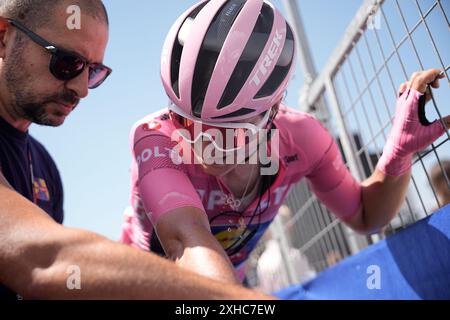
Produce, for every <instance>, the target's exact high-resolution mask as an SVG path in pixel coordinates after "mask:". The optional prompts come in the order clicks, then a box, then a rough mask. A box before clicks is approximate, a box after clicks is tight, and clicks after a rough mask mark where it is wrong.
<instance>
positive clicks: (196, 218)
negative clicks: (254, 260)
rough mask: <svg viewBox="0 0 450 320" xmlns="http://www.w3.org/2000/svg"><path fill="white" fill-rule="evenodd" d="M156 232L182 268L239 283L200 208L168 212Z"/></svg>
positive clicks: (157, 226) (169, 253)
mask: <svg viewBox="0 0 450 320" xmlns="http://www.w3.org/2000/svg"><path fill="white" fill-rule="evenodd" d="M156 231H157V234H158V237H159V239H160V241H161V244H162V246H163V248H164V251H165V252H166V255H167V256H168V257H169V258H170V259H172V260H175V261H176V263H177V264H178V265H180V266H183V267H185V268H187V269H190V270H192V271H195V272H197V273H199V274H201V275H203V276H207V277H210V278H213V279H216V280H222V281H225V282H230V283H239V281H238V279H237V278H236V275H235V272H234V269H233V266H232V264H231V262H230V260H229V258H228V256H227V254H226V253H225V251H224V250H223V248H222V246H221V245H220V243H219V242H218V241H217V239H216V238H215V237H214V236H213V235H212V234H211V230H210V226H209V221H208V219H207V217H206V214H205V213H204V212H202V211H201V210H200V209H197V208H193V207H185V208H180V209H176V210H173V211H171V212H168V213H167V214H164V215H162V216H161V217H160V218H159V220H158V222H157V224H156Z"/></svg>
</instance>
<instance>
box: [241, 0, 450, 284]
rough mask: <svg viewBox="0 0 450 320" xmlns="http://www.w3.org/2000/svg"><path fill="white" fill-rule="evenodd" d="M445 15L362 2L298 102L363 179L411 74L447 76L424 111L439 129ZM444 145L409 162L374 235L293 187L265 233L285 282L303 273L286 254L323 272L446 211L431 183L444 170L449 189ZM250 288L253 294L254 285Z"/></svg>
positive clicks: (421, 5) (446, 8)
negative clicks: (387, 216) (384, 223)
mask: <svg viewBox="0 0 450 320" xmlns="http://www.w3.org/2000/svg"><path fill="white" fill-rule="evenodd" d="M449 17H450V0H432V1H427V0H421V1H419V0H400V1H399V0H386V1H384V0H366V1H364V2H363V4H362V6H361V8H360V10H359V11H358V12H357V14H356V16H355V17H354V19H353V21H352V22H351V24H350V26H349V27H348V29H347V30H346V32H345V35H344V38H343V39H342V41H341V42H340V44H339V45H338V46H337V47H336V49H335V50H334V52H333V53H332V55H331V57H330V59H329V61H328V63H327V65H326V66H325V68H324V69H323V70H322V72H321V73H320V74H319V76H318V77H317V78H316V79H315V80H314V81H313V82H312V84H311V85H310V86H308V88H306V89H305V88H304V89H303V90H302V92H303V93H306V94H304V95H303V96H302V97H301V99H300V101H301V103H300V108H301V109H302V110H303V111H306V112H309V113H312V114H315V115H316V117H317V118H318V119H320V120H321V121H322V122H323V123H324V124H325V125H326V126H327V128H328V129H329V130H330V132H331V133H332V134H333V135H334V136H335V138H336V140H337V141H338V143H339V145H340V147H341V152H342V154H343V157H344V159H345V161H346V163H347V165H348V167H349V169H350V170H351V172H352V174H353V175H354V177H355V178H357V179H358V180H359V181H362V180H364V179H366V178H368V177H369V176H370V175H371V174H372V172H373V171H374V168H375V166H376V163H377V161H378V159H379V157H380V154H381V153H382V150H383V146H384V144H385V142H386V138H387V136H388V134H389V131H390V129H391V126H392V121H393V116H394V113H395V100H396V97H397V95H398V87H399V86H400V84H401V83H403V82H405V81H407V80H409V78H410V76H411V74H412V73H413V72H415V71H418V70H424V69H428V68H441V69H443V70H445V79H443V80H442V81H441V89H439V90H433V98H432V101H430V102H429V104H428V105H427V117H428V118H429V119H435V118H436V119H440V121H442V116H445V115H446V113H448V110H449V109H448V105H449V101H450V92H449V91H450V90H448V89H449V87H448V86H449V84H450V78H449V68H450V66H449V62H450V23H449ZM444 107H446V108H447V109H446V110H445V111H444ZM449 138H450V136H449V133H448V132H447V134H446V135H444V136H442V137H441V138H440V139H438V140H437V141H436V142H435V143H434V144H433V145H432V146H431V147H430V148H428V149H426V150H424V151H423V152H421V153H420V154H417V155H415V157H414V165H413V169H412V172H413V173H412V179H411V183H410V186H409V189H408V193H407V198H406V201H405V204H404V206H403V207H402V209H401V211H400V213H399V215H398V216H397V217H396V218H395V219H394V220H393V221H392V222H391V223H390V224H389V226H388V227H387V228H386V229H385V230H383V232H381V233H380V234H376V235H372V236H361V235H357V234H355V233H354V232H353V231H351V230H350V229H349V228H347V227H346V226H345V225H343V224H342V223H340V222H339V221H338V220H337V219H336V218H335V217H334V216H333V215H332V213H331V212H329V211H328V210H327V208H326V207H325V206H323V205H322V204H321V203H320V202H319V201H318V200H317V199H316V197H315V196H314V194H313V193H312V192H311V191H310V189H309V188H308V185H307V183H306V182H305V181H303V182H301V183H300V184H299V185H297V186H296V187H295V189H294V190H293V191H292V192H291V194H290V196H289V197H288V199H287V201H286V206H285V207H284V208H283V211H284V213H283V214H282V215H279V216H280V218H277V219H276V221H275V223H274V226H273V227H272V229H271V230H272V233H273V234H274V236H273V238H274V239H276V240H277V241H278V242H279V244H280V245H279V247H280V250H281V253H282V258H283V265H282V266H281V269H280V272H284V273H285V274H286V277H287V279H288V282H289V283H290V284H292V283H298V282H299V281H300V280H302V274H301V273H302V272H304V270H298V267H297V265H296V264H295V263H294V262H293V261H292V259H290V256H291V255H292V252H291V250H292V248H294V250H297V251H299V253H300V254H301V256H302V259H304V260H305V261H308V262H309V268H310V269H311V270H313V271H315V272H320V271H322V270H323V269H325V268H327V267H329V266H331V265H332V264H334V263H336V262H337V261H338V260H340V259H342V258H345V257H346V256H348V255H352V254H355V253H357V252H358V251H360V250H361V249H363V248H364V247H366V246H367V245H369V244H371V243H373V242H376V241H378V240H379V239H380V238H384V237H385V236H386V235H388V234H391V233H394V232H396V231H397V230H399V229H402V228H404V227H406V226H408V225H409V224H411V223H414V222H415V221H418V220H420V219H422V218H424V217H426V216H428V215H430V214H431V213H432V212H433V211H435V210H436V209H438V208H440V207H442V206H443V205H444V204H445V203H443V201H442V200H441V199H440V197H439V195H438V190H436V188H437V186H436V185H433V183H432V178H431V175H432V171H434V174H436V172H440V173H441V174H442V177H443V178H442V179H443V180H444V181H445V184H444V185H445V186H444V187H446V188H450V181H449V177H448V175H447V173H446V171H445V170H444V168H443V166H444V161H445V160H446V159H449V158H450V143H449ZM433 167H434V168H433ZM447 172H448V171H447ZM441 185H442V184H441ZM441 187H442V186H441ZM380 214H381V213H380ZM283 217H284V218H283ZM263 250H264V244H261V247H260V249H259V250H256V253H255V255H254V256H253V258H252V260H251V261H250V264H249V270H250V272H249V274H250V276H251V275H254V276H255V275H256V272H255V270H256V264H257V261H258V258H259V256H260V254H261V253H262V252H263ZM251 271H253V273H252V272H251ZM249 278H251V277H249ZM250 282H251V283H250V285H252V286H256V285H257V283H258V279H257V277H256V276H255V277H254V278H253V281H250Z"/></svg>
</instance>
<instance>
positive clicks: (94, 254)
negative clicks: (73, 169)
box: [0, 173, 267, 299]
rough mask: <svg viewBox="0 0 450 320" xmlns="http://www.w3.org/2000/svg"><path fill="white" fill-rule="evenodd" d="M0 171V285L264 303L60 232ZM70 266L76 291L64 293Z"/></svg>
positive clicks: (98, 295) (149, 257) (27, 292)
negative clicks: (77, 277) (77, 275)
mask: <svg viewBox="0 0 450 320" xmlns="http://www.w3.org/2000/svg"><path fill="white" fill-rule="evenodd" d="M5 182H6V181H5V179H4V178H3V176H2V175H1V173H0V282H1V283H3V284H5V285H6V286H8V287H9V288H10V289H12V290H14V291H16V292H18V293H19V294H21V295H22V296H24V297H25V298H39V299H46V298H50V299H264V298H267V296H264V295H262V294H259V293H256V292H252V291H249V290H247V289H244V288H241V287H238V286H234V285H228V284H225V283H222V282H216V281H212V280H211V279H207V278H203V277H201V276H199V275H196V274H195V273H192V272H189V271H187V270H184V269H181V268H179V267H176V266H175V265H174V264H173V263H171V262H169V261H166V260H164V259H162V258H159V257H156V256H155V255H153V254H150V253H147V252H143V251H139V250H136V249H133V248H130V247H128V246H125V245H122V244H119V243H114V242H112V241H109V240H107V239H105V238H103V237H101V236H98V235H96V234H93V233H90V232H86V231H81V230H74V229H69V228H65V227H63V226H61V225H59V224H57V223H55V222H54V221H53V220H52V219H51V218H50V217H48V215H46V214H45V213H44V212H43V211H42V210H40V209H39V208H38V207H36V206H35V205H34V204H32V203H31V202H29V201H28V200H26V199H25V198H23V197H22V196H20V195H19V194H18V193H16V192H14V191H13V190H11V189H10V188H9V187H7V184H6V183H5ZM70 266H78V267H79V268H80V270H81V290H68V289H67V286H66V283H67V278H68V277H69V274H68V273H67V271H68V269H69V267H70Z"/></svg>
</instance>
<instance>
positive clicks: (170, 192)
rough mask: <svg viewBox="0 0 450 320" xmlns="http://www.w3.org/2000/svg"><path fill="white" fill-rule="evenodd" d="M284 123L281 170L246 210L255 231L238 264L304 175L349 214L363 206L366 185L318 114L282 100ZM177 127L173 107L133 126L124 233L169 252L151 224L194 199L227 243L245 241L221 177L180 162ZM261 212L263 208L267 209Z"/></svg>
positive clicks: (138, 243)
mask: <svg viewBox="0 0 450 320" xmlns="http://www.w3.org/2000/svg"><path fill="white" fill-rule="evenodd" d="M274 126H275V128H276V129H278V130H279V170H278V172H277V174H276V176H274V177H273V179H272V181H271V185H270V188H269V189H268V190H266V191H265V193H264V194H263V195H262V198H261V202H260V207H261V208H263V209H266V210H260V211H258V214H257V217H256V216H255V209H256V206H257V204H258V198H259V197H256V199H254V200H253V203H252V204H250V205H249V206H248V208H247V209H246V210H245V211H244V212H243V213H242V217H244V219H245V224H246V225H248V226H247V227H248V228H249V230H253V232H254V234H253V236H252V237H251V239H250V240H249V241H248V239H247V240H246V242H245V245H243V246H241V247H240V248H239V251H238V252H233V253H231V255H230V254H229V255H230V259H231V261H232V262H233V264H234V265H235V267H237V268H240V267H241V266H243V263H244V262H245V260H246V259H247V258H248V256H249V254H250V252H251V251H252V249H253V248H254V247H255V245H256V243H257V241H258V240H259V239H260V238H261V236H262V235H263V233H264V231H265V230H266V229H267V227H268V226H269V224H270V223H271V222H272V220H273V219H274V217H275V215H276V214H277V211H278V209H279V207H280V206H281V205H282V204H283V202H284V200H285V198H286V197H287V195H288V193H289V190H290V189H291V187H293V186H294V184H296V183H297V182H299V181H300V180H301V179H302V178H304V177H306V178H307V179H308V180H309V184H310V186H311V188H312V190H313V191H314V193H315V194H316V196H317V197H318V198H319V199H320V200H321V201H322V202H323V203H324V204H325V205H326V206H327V207H328V208H329V209H330V210H331V211H332V212H333V213H334V214H335V215H337V217H338V218H340V219H341V220H343V221H346V220H349V219H351V218H352V217H354V215H355V214H356V213H357V212H358V209H359V208H360V206H361V186H360V184H359V183H358V182H357V181H355V179H354V178H353V177H352V175H351V174H350V172H349V171H348V169H347V167H346V166H345V164H344V163H343V160H342V157H341V155H340V152H339V149H338V147H337V145H336V143H335V141H334V140H333V138H332V136H331V135H330V134H329V132H328V131H327V130H326V129H325V128H324V127H323V126H322V124H321V123H320V122H319V121H318V120H317V119H315V118H314V117H313V116H311V115H309V114H307V113H304V112H300V111H296V110H293V109H290V108H288V107H286V106H283V105H281V106H280V110H279V112H278V114H277V116H276V118H275V120H274ZM174 130H176V128H175V126H174V124H173V123H172V121H171V119H170V117H169V115H168V110H167V109H164V110H161V111H159V112H157V113H155V114H152V115H149V116H148V117H146V118H144V119H142V120H140V121H139V122H138V123H137V124H136V125H135V126H134V127H133V129H132V132H131V137H130V138H131V148H132V152H133V162H132V166H131V186H132V190H131V203H132V207H133V210H131V211H129V212H128V213H127V214H126V217H125V223H124V225H123V229H122V241H123V242H124V243H127V244H130V245H132V246H134V247H137V248H141V249H143V250H151V251H155V252H159V253H162V254H163V251H162V249H161V246H160V244H159V241H158V239H157V236H156V233H155V232H154V229H153V226H154V225H156V223H157V221H158V219H159V218H160V217H161V216H162V215H164V214H167V213H169V212H170V211H172V210H174V209H178V208H183V207H195V208H199V209H200V210H202V211H203V212H205V213H206V214H207V216H208V218H209V221H210V225H211V231H212V233H213V234H214V236H215V237H216V239H217V240H218V241H219V242H220V243H221V244H222V245H223V247H224V248H226V247H227V246H229V244H230V243H233V244H234V243H236V242H239V236H241V235H242V229H239V226H241V225H242V222H240V221H239V219H241V216H240V215H239V214H237V213H235V212H234V211H233V210H232V208H231V207H230V205H229V204H227V203H226V202H225V195H224V194H223V192H222V191H221V188H220V186H219V182H218V179H217V178H216V177H214V176H211V175H207V174H206V173H204V172H203V170H202V167H201V166H200V165H198V164H175V163H174V162H173V161H172V160H171V157H170V150H171V148H173V147H174V145H175V144H176V143H175V142H173V141H172V140H171V136H172V133H173V131H174ZM261 212H262V213H261Z"/></svg>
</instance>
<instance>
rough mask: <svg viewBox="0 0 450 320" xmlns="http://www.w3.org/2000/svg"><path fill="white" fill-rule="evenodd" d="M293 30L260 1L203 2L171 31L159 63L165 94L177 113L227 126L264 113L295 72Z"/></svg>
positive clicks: (280, 95) (228, 0)
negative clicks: (225, 123)
mask: <svg viewBox="0 0 450 320" xmlns="http://www.w3.org/2000/svg"><path fill="white" fill-rule="evenodd" d="M294 62H295V43H294V36H293V32H292V29H291V28H290V26H289V25H288V23H287V22H286V20H285V19H284V18H283V16H282V15H281V13H280V12H279V11H278V10H277V9H276V8H275V7H274V6H273V5H272V4H271V3H270V2H269V1H264V0H208V1H202V2H200V3H198V4H197V5H195V6H193V7H192V8H190V9H189V10H188V11H186V12H185V13H184V14H183V15H182V16H181V17H180V18H178V20H177V21H176V22H175V24H174V25H173V26H172V28H171V30H170V32H169V34H168V36H167V38H166V42H165V44H164V48H163V52H162V58H161V78H162V81H163V84H164V88H165V90H166V92H167V94H168V96H169V98H170V99H171V101H172V102H173V104H174V105H175V106H176V107H175V108H177V109H178V110H179V111H182V112H183V113H184V114H186V115H189V116H190V117H193V118H196V119H198V120H204V121H210V122H216V123H220V122H231V121H239V120H244V119H248V118H251V117H254V116H256V115H259V114H262V113H263V112H265V111H267V110H269V109H270V108H271V107H272V106H274V105H275V104H277V103H278V102H279V101H280V100H281V99H282V97H283V94H284V92H285V90H286V86H287V84H288V81H289V79H290V77H291V75H292V72H293V70H294V64H295V63H294Z"/></svg>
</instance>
